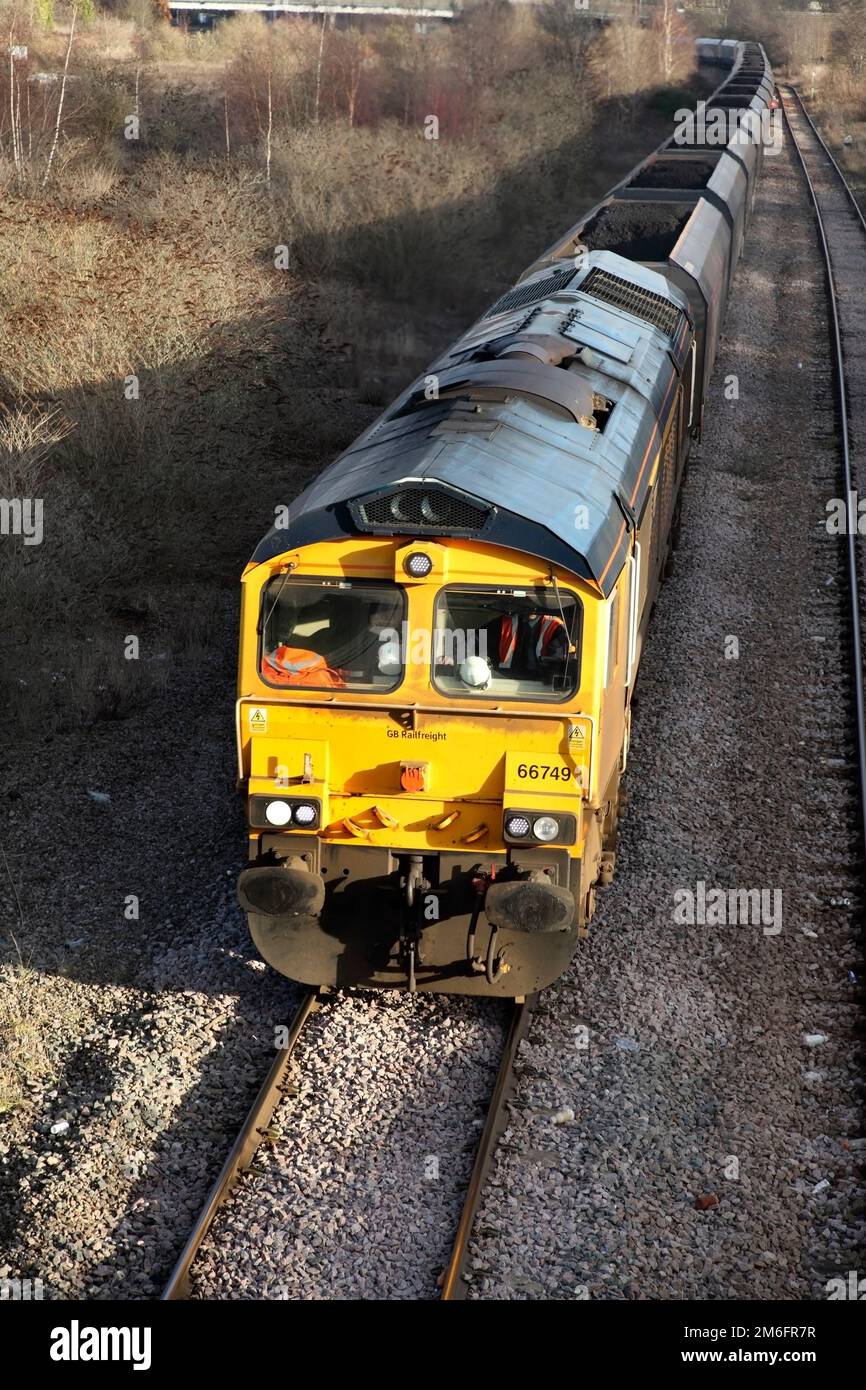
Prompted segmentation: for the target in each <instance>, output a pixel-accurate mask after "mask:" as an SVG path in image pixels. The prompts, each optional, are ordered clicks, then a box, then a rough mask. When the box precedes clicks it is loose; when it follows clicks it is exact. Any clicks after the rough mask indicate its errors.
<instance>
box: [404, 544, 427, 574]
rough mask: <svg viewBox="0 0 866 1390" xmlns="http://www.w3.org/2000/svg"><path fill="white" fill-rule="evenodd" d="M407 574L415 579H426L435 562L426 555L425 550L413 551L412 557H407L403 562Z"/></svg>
mask: <svg viewBox="0 0 866 1390" xmlns="http://www.w3.org/2000/svg"><path fill="white" fill-rule="evenodd" d="M403 564H404V567H405V570H406V573H407V574H410V575H411V576H412V578H413V579H426V578H427V575H428V574H429V573H430V571H431V570H432V568H433V561H432V560H431V559H430V556H429V555H425V554H424V552H423V550H413V551H412V554H411V555H407V556H406V559H405V560H404V562H403Z"/></svg>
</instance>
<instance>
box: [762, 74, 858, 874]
mask: <svg viewBox="0 0 866 1390" xmlns="http://www.w3.org/2000/svg"><path fill="white" fill-rule="evenodd" d="M779 91H780V92H781V94H782V110H783V113H784V117H785V126H786V128H787V131H788V134H789V135H790V137H791V143H792V146H793V148H794V151H795V153H796V155H797V158H798V160H799V162H800V168H801V169H802V171H803V177H804V178H805V180H806V186H807V187H808V190H809V196H810V198H811V200H812V208H813V211H814V214H815V223H816V226H817V229H818V237H819V240H820V243H821V248H822V250H823V253H824V269H825V272H826V278H827V298H828V300H829V304H830V330H831V340H832V345H833V351H834V367H835V376H836V385H837V390H838V397H839V419H840V425H841V432H842V439H841V443H842V478H843V483H844V492H845V518H846V525H845V530H846V541H847V554H846V560H847V571H848V595H849V599H850V604H849V619H850V628H851V652H852V665H853V672H852V675H853V686H854V706H855V715H856V726H857V727H856V738H857V762H858V779H859V784H860V831H861V850H862V854H863V862H864V863H866V715H864V709H866V704H864V693H863V637H862V630H861V621H860V612H861V610H860V581H859V577H858V572H857V570H858V566H857V547H856V540H857V511H856V507H855V506H852V497H853V496H854V493H855V489H854V482H853V469H852V467H851V441H850V433H849V428H848V387H847V379H846V375H845V353H844V348H843V344H842V328H841V323H840V319H839V305H838V302H837V290H836V276H835V273H834V270H833V258H832V256H831V254H830V243H829V239H828V236H827V229H826V226H825V222H824V218H823V216H822V213H821V205H820V202H819V200H818V195H817V193H816V192H815V185H814V184H813V182H812V179H811V177H810V175H809V170H808V167H807V164H806V158H805V156H804V154H803V151H802V149H801V147H800V145H799V143H798V141H797V137H796V135H795V133H794V127H793V124H792V122H791V116H790V113H789V110H788V106H787V104H786V93H789V94H790V96H793V97H794V98H795V99H796V102H797V107H798V110H799V111H800V112H801V113H802V115H803V116H804V117H805V119H806V122H807V123H808V125H809V126H810V128H811V130H812V132H813V133H814V135H815V137H816V139H817V141H818V144H819V145H820V147H821V150H822V151H823V153H824V155H825V156H826V159H827V160H828V161H829V163H830V164H831V165H832V167H833V169H834V170H835V171H836V175H837V177H838V178H839V180H840V182H841V184H842V186H843V188H844V190H845V192H846V194H847V196H848V198H849V199H850V201H851V204H852V206H853V208H854V211H855V212H856V214H857V217H858V220H859V222H860V225H861V226H862V228H863V231H864V234H866V220H864V217H863V214H862V212H861V211H860V208H859V206H858V204H857V200H856V199H855V197H854V194H853V193H852V191H851V189H850V188H849V186H848V182H847V180H846V178H845V176H844V174H843V173H842V171H841V169H840V168H839V166H838V164H837V163H836V161H835V159H834V158H833V156H832V154H831V153H830V151H829V150H828V148H827V146H826V145H825V143H824V141H823V139H822V138H821V136H820V135H819V134H818V131H817V130H816V128H815V125H814V122H813V121H812V119H811V117H810V116H809V114H808V112H807V111H806V108H805V106H804V105H803V100H802V97H801V96H800V94H799V92H798V91H797V89H796V88H795V87H793V86H790V85H786V86H784V87H780V88H779Z"/></svg>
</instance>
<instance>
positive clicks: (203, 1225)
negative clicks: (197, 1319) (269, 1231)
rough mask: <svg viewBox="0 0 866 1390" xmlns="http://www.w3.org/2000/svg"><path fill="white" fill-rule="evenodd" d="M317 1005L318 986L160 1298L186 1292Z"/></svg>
mask: <svg viewBox="0 0 866 1390" xmlns="http://www.w3.org/2000/svg"><path fill="white" fill-rule="evenodd" d="M318 1007H319V1004H318V990H316V989H311V990H309V991H307V992H306V993H305V994H304V997H303V999H302V1000H301V1003H300V1006H299V1008H298V1011H297V1013H296V1014H295V1016H294V1018H293V1019H292V1022H291V1024H290V1025H289V1035H288V1038H287V1040H286V1045H285V1047H282V1048H280V1051H279V1052H278V1053H277V1056H276V1059H275V1061H274V1063H273V1065H272V1067H271V1069H270V1071H269V1072H268V1074H267V1076H266V1077H265V1079H264V1081H263V1082H262V1086H261V1089H260V1091H259V1093H258V1095H257V1096H256V1098H255V1100H254V1101H253V1105H252V1108H251V1110H250V1112H249V1114H248V1115H247V1118H246V1120H245V1121H244V1124H243V1128H242V1129H241V1131H240V1133H239V1134H238V1137H237V1139H236V1140H235V1142H234V1144H233V1145H232V1147H231V1150H230V1151H229V1155H228V1157H227V1159H226V1161H225V1163H224V1164H223V1166H222V1168H221V1170H220V1174H219V1177H218V1178H217V1180H216V1182H215V1183H214V1185H213V1187H212V1188H211V1190H210V1192H209V1193H208V1195H207V1199H206V1201H205V1204H204V1206H203V1207H202V1209H201V1212H200V1214H199V1217H198V1220H197V1221H196V1223H195V1225H194V1227H193V1229H192V1232H191V1233H190V1236H189V1239H188V1240H187V1242H186V1244H185V1245H184V1247H183V1250H182V1251H181V1253H180V1257H179V1259H178V1261H177V1264H176V1265H175V1267H174V1269H173V1270H172V1272H171V1275H170V1277H169V1280H168V1283H167V1284H166V1286H165V1288H164V1289H163V1292H162V1295H161V1301H163V1302H164V1301H172V1300H180V1299H184V1298H187V1297H188V1296H189V1276H190V1268H191V1266H192V1263H193V1260H194V1259H195V1257H196V1255H197V1253H198V1251H199V1249H200V1247H201V1244H202V1242H203V1241H204V1239H205V1236H206V1235H207V1233H208V1231H209V1230H210V1227H211V1223H212V1222H213V1219H214V1217H215V1216H216V1214H217V1212H218V1211H219V1209H220V1207H221V1206H222V1205H223V1203H224V1202H225V1200H226V1198H227V1197H228V1196H229V1193H230V1192H231V1191H232V1188H233V1187H234V1186H235V1184H236V1182H237V1180H238V1178H239V1177H240V1175H241V1173H243V1172H244V1171H245V1170H246V1169H247V1168H249V1166H250V1163H251V1161H252V1159H253V1157H254V1156H255V1153H256V1151H257V1149H258V1148H259V1146H260V1145H261V1143H262V1142H263V1140H264V1139H265V1138H266V1136H267V1128H268V1125H269V1124H270V1122H271V1119H272V1118H273V1114H274V1111H275V1110H276V1108H277V1106H278V1104H279V1102H280V1099H281V1098H282V1096H283V1094H284V1087H285V1080H286V1073H287V1071H288V1066H289V1062H290V1061H291V1057H292V1053H293V1052H294V1050H295V1047H296V1046H297V1042H298V1039H299V1038H300V1036H301V1033H302V1032H303V1030H304V1025H305V1024H306V1022H307V1020H308V1019H309V1017H310V1015H311V1014H313V1013H315V1011H316V1010H317V1009H318Z"/></svg>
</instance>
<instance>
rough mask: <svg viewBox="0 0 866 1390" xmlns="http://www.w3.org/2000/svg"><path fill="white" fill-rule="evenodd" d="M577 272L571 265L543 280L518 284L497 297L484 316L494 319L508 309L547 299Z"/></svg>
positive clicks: (563, 286) (562, 287) (561, 288)
mask: <svg viewBox="0 0 866 1390" xmlns="http://www.w3.org/2000/svg"><path fill="white" fill-rule="evenodd" d="M576 273H577V272H576V270H575V268H574V266H573V265H570V266H569V267H568V269H567V270H555V271H554V272H553V274H552V275H548V276H546V277H545V279H543V280H536V281H535V282H534V283H533V284H531V285H518V286H517V289H516V290H509V291H508V293H507V294H504V295H503V296H502V298H501V299H497V301H496V303H495V304H494V305H492V306H491V308H489V309H488V310H487V313H486V314H485V315H484V317H485V318H486V319H492V318H493V316H494V314H504V313H505V311H506V309H519V308H521V306H522V305H524V304H535V303H536V302H537V301H538V300H539V299H547V298H549V296H550V295H552V294H556V293H557V291H558V290H563V289H565V286H566V285H567V284H568V283H569V281H570V280H573V279H574V277H575V275H576Z"/></svg>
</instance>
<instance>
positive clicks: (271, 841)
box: [238, 540, 624, 995]
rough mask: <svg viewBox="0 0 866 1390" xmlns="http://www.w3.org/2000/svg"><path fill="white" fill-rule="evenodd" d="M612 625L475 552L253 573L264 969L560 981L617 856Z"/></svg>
mask: <svg viewBox="0 0 866 1390" xmlns="http://www.w3.org/2000/svg"><path fill="white" fill-rule="evenodd" d="M608 610H609V604H608V603H607V602H605V600H604V599H603V598H602V596H601V595H599V594H598V593H597V592H593V590H592V588H591V586H589V585H587V584H586V583H585V582H584V581H582V580H580V579H577V578H576V577H575V576H574V575H570V574H568V573H567V572H565V571H560V572H557V570H556V569H555V568H552V567H550V566H543V565H541V564H540V563H539V562H538V561H537V560H533V559H531V558H530V557H528V556H522V555H519V554H514V553H509V552H506V551H500V550H496V549H494V548H492V547H488V548H479V547H478V546H474V545H469V544H467V543H466V542H459V541H455V542H452V543H451V544H449V545H447V546H446V545H444V544H439V543H432V542H425V541H422V542H414V541H413V542H410V543H408V544H406V543H402V542H400V541H399V540H391V541H384V542H383V541H369V540H367V541H363V542H360V543H359V544H358V545H357V546H356V547H352V548H350V549H348V551H347V547H346V546H345V544H343V545H333V544H322V545H315V546H311V547H309V548H306V549H303V550H300V551H297V552H295V553H293V554H289V555H287V556H284V557H280V559H279V561H278V562H277V563H276V564H267V565H253V566H251V567H250V569H249V570H248V572H247V574H246V576H245V582H244V598H243V618H242V633H243V637H242V651H241V669H242V687H241V688H242V690H243V691H244V692H245V693H244V694H243V696H242V698H241V699H240V701H239V704H238V733H239V754H240V770H241V776H242V778H243V781H244V783H245V786H246V790H247V796H248V811H249V822H250V861H251V862H250V867H249V868H248V869H247V870H245V871H244V873H243V874H242V876H241V880H240V883H239V895H240V899H241V902H242V904H243V906H244V908H245V909H246V911H247V913H248V915H249V922H250V928H251V931H252V935H253V937H254V939H255V942H256V944H257V946H258V948H259V950H260V951H261V953H262V955H263V956H264V957H265V959H267V960H268V961H270V963H271V964H272V965H274V966H275V967H276V968H277V969H278V970H280V971H281V972H282V973H284V974H287V975H290V976H292V977H293V978H295V979H300V980H303V981H305V982H307V983H310V984H331V985H349V984H356V985H357V984H360V985H364V984H367V985H377V986H387V985H394V986H398V987H404V988H405V987H408V988H412V989H415V988H417V989H428V990H437V989H438V990H447V991H448V992H457V993H461V992H463V993H476V992H480V993H495V994H502V995H521V994H527V993H531V992H534V991H535V990H537V989H540V988H542V987H543V986H544V985H546V984H548V983H549V982H550V981H551V980H553V979H554V978H555V977H556V976H557V975H559V974H560V973H561V972H562V971H563V970H564V969H565V968H566V966H567V964H568V961H569V960H570V958H571V955H572V954H573V951H574V947H575V942H576V939H577V936H578V934H579V933H580V931H581V929H582V928H583V926H584V923H585V921H586V918H587V916H588V910H591V903H590V902H589V901H588V900H589V899H590V898H591V893H590V889H591V884H592V882H594V881H596V880H597V879H598V877H599V871H600V863H601V852H602V851H601V835H600V833H599V830H600V825H599V820H598V817H597V814H596V812H597V809H598V804H599V798H598V788H597V773H596V769H595V767H594V765H593V759H594V755H595V756H597V755H598V743H597V740H596V738H595V735H596V733H597V729H598V722H599V706H600V681H602V682H603V680H604V677H605V672H606V671H607V670H608V669H609V668H611V663H612V662H613V663H614V664H615V662H616V653H614V654H613V656H612V657H611V655H610V654H609V653H608V650H607V644H608V642H609V640H610V635H611V634H610V621H609V612H608ZM617 639H618V633H617V632H615V633H614V638H613V640H614V641H617ZM623 703H624V701H623ZM587 852H589V853H590V854H591V856H592V859H591V863H590V864H589V865H585V863H584V861H585V859H586V855H587Z"/></svg>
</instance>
